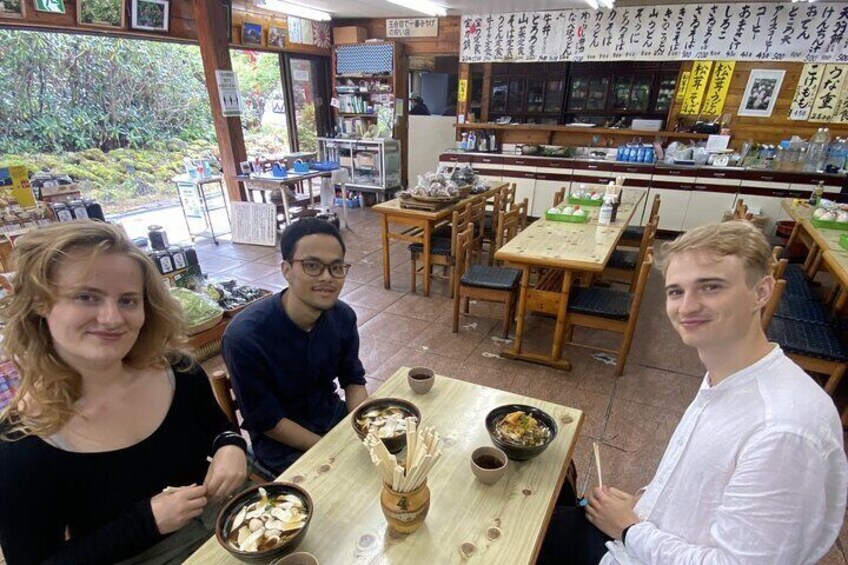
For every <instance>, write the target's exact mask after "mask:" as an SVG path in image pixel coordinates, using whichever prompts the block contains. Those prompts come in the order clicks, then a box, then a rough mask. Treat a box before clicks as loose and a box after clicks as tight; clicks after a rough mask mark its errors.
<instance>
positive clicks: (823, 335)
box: [767, 317, 848, 362]
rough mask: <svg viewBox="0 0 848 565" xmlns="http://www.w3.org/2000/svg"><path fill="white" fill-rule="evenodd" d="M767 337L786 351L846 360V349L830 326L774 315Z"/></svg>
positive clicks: (832, 359)
mask: <svg viewBox="0 0 848 565" xmlns="http://www.w3.org/2000/svg"><path fill="white" fill-rule="evenodd" d="M767 334H768V338H769V339H770V340H771V341H774V342H775V343H777V344H778V345H780V347H782V348H783V350H784V351H786V352H787V353H797V354H799V355H806V356H808V357H817V358H819V359H826V360H828V361H838V362H845V361H848V350H846V349H845V346H844V345H843V344H842V342H840V340H839V336H838V335H836V332H834V331H833V330H832V329H831V328H830V327H828V326H820V325H816V324H808V323H806V322H796V321H794V320H787V319H785V318H778V317H774V318H772V320H771V324H769V328H768V332H767Z"/></svg>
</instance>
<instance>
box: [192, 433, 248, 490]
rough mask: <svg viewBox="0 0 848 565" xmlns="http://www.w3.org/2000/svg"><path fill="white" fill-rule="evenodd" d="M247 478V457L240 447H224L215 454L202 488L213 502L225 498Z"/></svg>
mask: <svg viewBox="0 0 848 565" xmlns="http://www.w3.org/2000/svg"><path fill="white" fill-rule="evenodd" d="M245 478H247V457H246V456H245V454H244V451H243V450H242V449H241V448H240V447H236V446H235V445H225V446H223V447H221V448H220V449H218V451H216V452H215V457H213V458H212V462H211V463H210V464H209V470H208V471H207V472H206V479H205V480H204V481H203V486H205V487H206V495H207V496H208V497H209V499H210V500H212V501H213V502H217V501H220V500H223V499H224V498H226V496H227V495H228V494H230V493H232V492H233V491H234V490H235V489H237V488H238V487H240V486H241V484H242V483H243V482H244V479H245Z"/></svg>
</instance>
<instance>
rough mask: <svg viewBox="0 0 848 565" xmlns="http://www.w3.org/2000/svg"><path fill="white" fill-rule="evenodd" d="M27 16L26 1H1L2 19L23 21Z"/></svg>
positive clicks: (0, 14) (0, 15)
mask: <svg viewBox="0 0 848 565" xmlns="http://www.w3.org/2000/svg"><path fill="white" fill-rule="evenodd" d="M24 16H26V3H25V2H24V0H0V18H15V19H21V18H23V17H24Z"/></svg>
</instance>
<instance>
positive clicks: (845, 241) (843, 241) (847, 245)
mask: <svg viewBox="0 0 848 565" xmlns="http://www.w3.org/2000/svg"><path fill="white" fill-rule="evenodd" d="M839 245H841V246H842V249H848V233H843V234H842V235H840V236H839Z"/></svg>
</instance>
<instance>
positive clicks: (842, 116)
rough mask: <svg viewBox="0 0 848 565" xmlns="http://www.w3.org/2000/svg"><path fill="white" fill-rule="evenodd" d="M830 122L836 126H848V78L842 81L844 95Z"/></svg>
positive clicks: (840, 98)
mask: <svg viewBox="0 0 848 565" xmlns="http://www.w3.org/2000/svg"><path fill="white" fill-rule="evenodd" d="M830 121H831V123H834V124H848V78H846V79H845V80H844V81H842V95H841V96H840V97H839V103H838V105H837V107H836V111H835V112H834V113H833V118H831V120H830Z"/></svg>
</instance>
